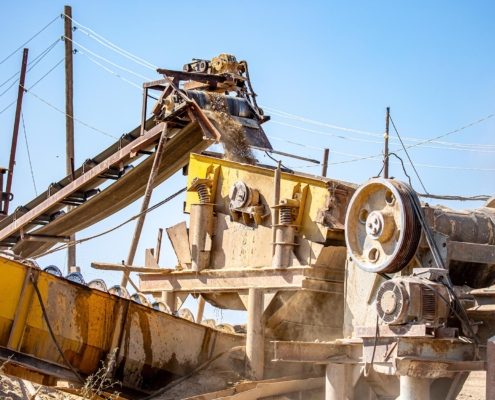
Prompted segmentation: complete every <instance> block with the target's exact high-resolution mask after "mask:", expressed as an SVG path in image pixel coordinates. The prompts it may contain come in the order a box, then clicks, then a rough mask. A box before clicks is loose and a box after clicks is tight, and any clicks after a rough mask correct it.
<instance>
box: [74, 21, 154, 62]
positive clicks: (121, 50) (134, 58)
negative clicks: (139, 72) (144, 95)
mask: <svg viewBox="0 0 495 400" xmlns="http://www.w3.org/2000/svg"><path fill="white" fill-rule="evenodd" d="M65 17H66V18H69V19H70V20H71V21H72V22H74V23H75V24H76V25H78V26H80V27H81V28H84V29H87V30H88V31H90V32H91V33H92V34H93V35H95V36H97V37H99V38H100V39H102V40H104V41H105V42H107V43H108V44H109V45H110V46H112V47H110V46H108V45H106V44H104V43H102V42H101V41H100V40H98V39H96V38H95V37H94V36H91V35H90V34H89V33H88V32H85V31H84V30H83V29H79V30H80V31H81V32H83V33H84V34H86V35H88V36H89V37H91V38H92V39H94V40H97V41H98V42H99V43H101V44H103V45H104V46H106V47H108V48H109V49H111V50H113V51H115V52H116V53H119V54H121V55H123V56H125V57H127V58H129V59H130V60H132V61H134V62H136V63H138V64H141V63H140V62H138V61H137V60H139V61H142V62H143V63H145V64H147V65H144V64H141V65H143V66H145V67H147V68H150V69H153V70H156V69H157V68H158V67H156V66H155V65H153V64H151V63H149V62H148V61H146V60H143V59H142V58H139V57H138V56H135V55H134V54H132V53H129V52H128V51H126V50H124V49H122V48H120V47H118V46H117V45H115V44H113V43H112V42H110V41H109V40H107V39H105V38H104V37H103V36H101V35H98V34H97V33H96V32H95V31H93V30H92V29H90V28H88V27H86V26H84V25H82V24H80V23H79V22H77V21H74V19H72V17H69V16H68V15H65ZM116 49H117V50H120V51H117V50H116ZM121 52H123V53H124V54H122V53H121ZM129 56H130V57H129ZM131 57H132V58H131Z"/></svg>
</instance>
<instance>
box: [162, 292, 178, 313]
mask: <svg viewBox="0 0 495 400" xmlns="http://www.w3.org/2000/svg"><path fill="white" fill-rule="evenodd" d="M162 301H163V302H164V303H165V304H166V305H167V306H168V307H169V308H170V311H171V312H172V313H174V312H176V311H177V301H176V296H175V293H174V292H166V291H163V292H162Z"/></svg>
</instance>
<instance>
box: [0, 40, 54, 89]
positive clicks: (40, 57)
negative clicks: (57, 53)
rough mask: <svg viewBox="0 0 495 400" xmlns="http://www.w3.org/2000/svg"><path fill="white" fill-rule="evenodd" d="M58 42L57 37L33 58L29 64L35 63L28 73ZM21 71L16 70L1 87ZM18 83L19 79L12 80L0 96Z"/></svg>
mask: <svg viewBox="0 0 495 400" xmlns="http://www.w3.org/2000/svg"><path fill="white" fill-rule="evenodd" d="M58 42H60V39H57V40H56V41H55V42H54V43H53V44H51V45H50V46H48V47H47V48H46V49H45V50H44V51H43V52H42V53H40V54H39V55H38V56H37V57H36V58H35V59H33V60H32V61H31V62H29V63H28V64H27V65H28V66H29V65H31V64H33V63H34V64H33V65H31V67H30V68H29V69H27V71H26V73H28V72H29V71H31V70H32V69H33V68H34V67H35V66H36V65H37V64H38V63H39V62H40V61H41V60H42V59H43V58H44V57H45V56H46V55H47V54H48V53H49V52H50V51H51V50H52V49H53V48H54V47H55V46H56V45H57V43H58ZM19 73H20V71H19V72H16V73H15V74H14V75H13V76H12V77H10V78H9V79H7V80H6V81H5V82H4V83H2V85H0V87H2V86H3V85H4V84H6V83H7V82H8V81H9V80H11V79H12V78H13V77H15V76H17V75H18V74H19ZM16 83H17V81H14V82H12V84H11V85H10V86H9V87H8V88H7V89H5V90H4V91H3V92H2V93H0V97H2V96H3V95H4V94H5V93H7V92H8V91H9V90H10V89H11V88H12V87H13V86H14V85H15V84H16Z"/></svg>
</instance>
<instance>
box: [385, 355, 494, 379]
mask: <svg viewBox="0 0 495 400" xmlns="http://www.w3.org/2000/svg"><path fill="white" fill-rule="evenodd" d="M485 364H486V363H485V361H455V360H446V359H442V358H432V359H425V358H421V357H397V358H394V359H393V365H394V367H395V369H396V371H397V372H396V373H397V374H398V375H402V376H412V377H416V378H434V379H435V378H442V377H445V376H447V375H449V374H451V373H453V372H470V371H485V370H486V366H485Z"/></svg>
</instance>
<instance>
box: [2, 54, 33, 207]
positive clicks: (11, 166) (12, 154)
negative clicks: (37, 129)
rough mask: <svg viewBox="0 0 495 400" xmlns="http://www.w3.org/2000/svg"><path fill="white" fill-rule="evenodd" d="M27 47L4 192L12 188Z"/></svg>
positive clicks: (7, 204) (4, 204)
mask: <svg viewBox="0 0 495 400" xmlns="http://www.w3.org/2000/svg"><path fill="white" fill-rule="evenodd" d="M28 53H29V49H24V52H23V54H22V67H21V76H20V79H19V89H18V91H17V105H16V109H15V119H14V132H13V133H12V147H11V149H10V160H9V170H8V173H7V185H6V187H5V192H6V193H10V191H11V190H12V178H13V176H14V166H15V153H16V150H17V137H18V135H19V123H20V121H21V112H22V97H23V94H24V81H25V80H26V67H27V60H28ZM0 201H1V199H0ZM9 202H10V200H8V199H5V201H4V203H3V213H4V214H5V215H8V214H9Z"/></svg>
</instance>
